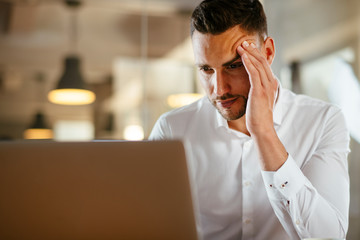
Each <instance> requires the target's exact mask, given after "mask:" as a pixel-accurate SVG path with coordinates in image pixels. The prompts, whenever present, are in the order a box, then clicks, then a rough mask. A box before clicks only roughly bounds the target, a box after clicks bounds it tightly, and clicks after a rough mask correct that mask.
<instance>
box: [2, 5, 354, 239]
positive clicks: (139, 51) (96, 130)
mask: <svg viewBox="0 0 360 240" xmlns="http://www.w3.org/2000/svg"><path fill="white" fill-rule="evenodd" d="M198 3H200V1H199V0H79V1H75V0H0V139H1V140H3V141H11V140H24V139H26V141H32V140H30V139H29V138H35V137H34V136H29V133H28V132H27V130H29V129H31V128H32V127H34V125H36V127H37V128H44V129H46V130H47V132H45V133H44V132H43V134H45V138H47V139H50V140H54V141H91V140H94V139H103V140H104V139H106V140H112V139H115V140H119V139H120V140H144V139H147V137H148V136H149V134H150V132H151V129H152V127H153V125H154V123H155V121H156V120H157V118H158V117H159V116H160V115H161V114H162V113H164V112H167V111H169V110H171V109H174V108H176V107H179V106H182V105H184V104H187V103H190V102H192V101H194V100H196V99H198V98H200V97H202V96H203V95H204V93H203V91H202V89H201V87H200V85H199V82H198V77H197V72H196V70H197V69H196V68H195V66H194V62H193V53H192V46H191V39H190V37H189V31H190V30H189V19H190V15H191V12H192V10H193V8H194V7H195V6H196V5H197V4H198ZM262 3H263V4H264V7H265V11H266V13H267V17H268V25H269V35H270V36H272V37H273V38H274V39H275V46H276V57H275V61H274V63H273V70H274V73H275V74H276V76H278V78H279V80H280V82H281V85H282V86H283V87H285V88H289V89H292V90H293V91H294V92H296V93H299V94H306V95H310V96H312V97H315V98H319V99H322V100H324V101H328V102H332V103H333V104H336V105H338V106H340V107H341V108H342V109H343V111H344V115H345V118H346V121H347V124H348V127H349V131H350V135H351V143H350V148H351V153H350V154H349V157H348V161H349V173H350V180H351V204H350V226H349V232H348V236H347V239H350V240H351V239H354V240H355V239H360V124H359V120H358V119H359V118H360V80H359V79H360V2H359V1H358V0H317V1H311V0H302V1H298V0H287V1H284V0H263V1H262ZM69 59H70V62H69ZM71 60H73V61H71ZM66 64H67V65H66ZM70 68H71V69H72V70H71V69H70ZM74 68H75V70H74ZM66 71H70V72H71V71H78V74H79V75H80V76H81V80H82V81H83V82H82V84H84V85H83V86H84V88H85V89H87V90H89V91H90V92H92V93H93V94H94V96H95V100H94V101H93V102H91V103H88V104H83V105H71V104H70V105H69V104H67V105H64V104H58V103H53V102H52V101H51V100H50V99H49V93H50V92H51V91H52V90H54V89H56V88H57V86H58V84H59V81H60V80H61V79H62V78H64V77H63V76H64V74H65V73H66ZM73 74H74V73H73ZM39 124H40V125H41V126H40V127H39ZM36 127H35V128H36ZM43 137H44V136H43Z"/></svg>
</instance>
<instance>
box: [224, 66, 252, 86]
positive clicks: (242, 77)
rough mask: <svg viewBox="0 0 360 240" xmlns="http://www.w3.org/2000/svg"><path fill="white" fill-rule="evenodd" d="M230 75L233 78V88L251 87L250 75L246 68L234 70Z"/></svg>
mask: <svg viewBox="0 0 360 240" xmlns="http://www.w3.org/2000/svg"><path fill="white" fill-rule="evenodd" d="M229 77H230V78H231V83H232V84H231V85H232V88H233V89H237V90H245V91H248V90H249V89H250V81H249V75H248V74H247V72H246V70H245V68H241V69H239V70H238V71H234V72H232V73H231V74H229Z"/></svg>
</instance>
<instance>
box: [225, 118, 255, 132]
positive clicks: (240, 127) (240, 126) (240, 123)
mask: <svg viewBox="0 0 360 240" xmlns="http://www.w3.org/2000/svg"><path fill="white" fill-rule="evenodd" d="M228 125H229V128H231V129H233V130H236V131H238V132H242V133H244V134H246V135H248V136H250V133H249V131H248V130H247V128H246V117H245V115H244V116H242V117H241V118H239V119H236V120H232V121H228Z"/></svg>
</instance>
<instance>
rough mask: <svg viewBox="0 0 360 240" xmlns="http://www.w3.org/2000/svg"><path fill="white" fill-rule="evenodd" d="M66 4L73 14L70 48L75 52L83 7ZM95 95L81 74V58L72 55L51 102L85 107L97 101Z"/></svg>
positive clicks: (75, 1) (76, 1)
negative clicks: (78, 10) (79, 12)
mask: <svg viewBox="0 0 360 240" xmlns="http://www.w3.org/2000/svg"><path fill="white" fill-rule="evenodd" d="M65 4H66V5H67V6H68V7H69V8H70V9H71V10H74V11H73V12H72V15H71V16H72V18H71V22H70V23H71V25H70V30H71V32H70V38H71V41H70V46H71V49H72V51H73V52H75V49H76V45H77V24H76V23H77V21H76V20H77V11H76V10H77V8H78V7H79V6H80V5H81V3H80V1H79V0H65ZM95 98H96V97H95V94H94V93H93V92H92V91H90V90H88V89H87V88H86V85H85V82H84V79H83V77H82V74H81V72H80V57H79V56H77V55H75V54H72V55H69V56H67V57H66V58H65V60H64V73H63V74H62V76H61V78H60V80H59V82H58V85H57V87H56V89H54V90H52V91H50V92H49V94H48V99H49V101H50V102H52V103H55V104H62V105H85V104H90V103H93V102H94V101H95Z"/></svg>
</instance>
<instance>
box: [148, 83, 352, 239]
mask: <svg viewBox="0 0 360 240" xmlns="http://www.w3.org/2000/svg"><path fill="white" fill-rule="evenodd" d="M279 91H280V92H279V98H278V100H277V103H276V105H275V109H274V127H275V130H276V132H277V134H278V136H279V138H280V140H281V142H282V143H283V145H284V146H285V148H286V150H287V152H288V153H289V156H288V159H287V160H286V162H285V163H284V164H283V166H282V167H281V168H280V169H279V170H278V171H276V172H265V171H261V168H260V163H259V160H258V158H259V157H258V153H257V151H256V149H255V146H254V141H253V140H252V138H251V137H249V136H247V135H245V134H243V133H241V132H237V131H235V130H232V129H230V128H229V127H228V123H227V121H226V120H225V119H224V118H223V117H222V116H221V115H220V114H219V113H218V112H217V110H216V109H215V108H214V107H213V106H212V105H211V103H210V102H209V100H208V99H207V98H206V97H204V98H202V99H201V100H199V101H197V102H195V103H193V104H191V105H188V106H185V107H182V108H179V109H175V110H172V111H170V112H168V113H165V114H163V115H162V116H161V117H160V118H159V120H158V121H157V122H156V124H155V126H154V128H153V131H152V133H151V135H150V139H152V140H160V139H182V140H183V142H184V144H185V147H186V152H187V157H188V164H189V169H190V175H191V178H192V179H191V180H192V182H193V191H194V195H195V196H194V199H196V201H197V202H196V204H195V205H197V206H198V210H199V219H198V220H199V221H198V230H199V233H200V236H201V237H202V238H203V239H204V240H233V239H234V240H235V239H246V240H250V239H254V240H271V239H274V240H284V239H301V238H309V237H337V238H344V237H345V235H346V232H347V229H348V212H349V176H348V165H347V155H348V152H349V148H348V145H349V135H348V131H347V128H346V126H345V121H344V117H343V115H342V113H341V111H340V110H339V109H338V108H337V107H335V106H332V105H330V104H328V103H325V102H322V101H319V100H315V99H312V98H309V97H306V96H302V95H295V94H293V93H292V92H290V91H289V90H286V89H282V88H280V90H279Z"/></svg>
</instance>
